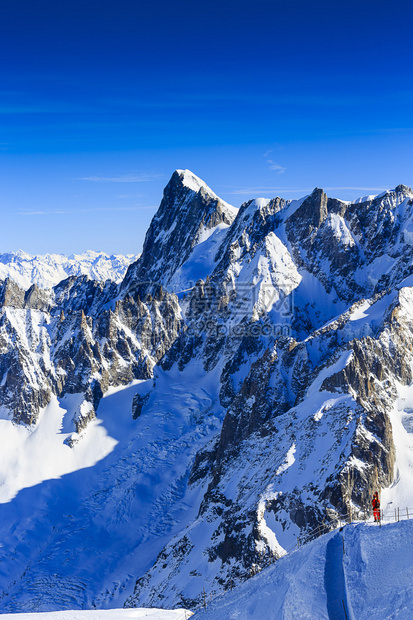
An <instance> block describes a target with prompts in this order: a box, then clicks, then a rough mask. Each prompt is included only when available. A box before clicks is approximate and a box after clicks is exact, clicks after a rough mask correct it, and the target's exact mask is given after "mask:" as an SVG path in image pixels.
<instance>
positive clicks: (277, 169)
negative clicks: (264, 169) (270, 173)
mask: <svg viewBox="0 0 413 620" xmlns="http://www.w3.org/2000/svg"><path fill="white" fill-rule="evenodd" d="M271 153H272V150H270V151H266V152H265V153H264V154H263V157H265V159H266V160H267V164H268V167H269V169H270V170H274V171H275V172H278V174H283V172H285V171H286V170H287V168H285V167H284V166H281V164H278V163H277V162H276V161H274V160H273V159H269V155H271Z"/></svg>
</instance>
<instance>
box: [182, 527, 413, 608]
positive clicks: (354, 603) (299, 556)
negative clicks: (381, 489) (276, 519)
mask: <svg viewBox="0 0 413 620" xmlns="http://www.w3.org/2000/svg"><path fill="white" fill-rule="evenodd" d="M412 557H413V522H412V521H404V522H400V523H395V524H392V525H386V526H385V527H382V528H379V527H378V526H366V525H355V526H347V527H345V528H344V529H343V530H342V531H339V530H337V531H335V532H332V533H331V534H328V535H325V536H322V537H321V538H319V539H318V540H316V541H313V542H312V543H309V544H308V545H306V546H304V547H302V548H300V549H299V550H297V551H295V552H294V553H291V554H290V555H289V556H287V557H285V558H281V559H280V560H279V561H278V562H276V563H275V564H274V565H272V566H270V567H269V568H267V569H265V570H264V571H262V573H260V574H258V575H257V576H255V577H253V578H252V579H250V580H249V581H248V582H247V583H245V584H243V585H241V586H239V587H238V588H237V589H236V590H235V591H234V592H232V593H230V592H228V593H227V594H225V596H221V597H218V598H217V599H215V600H212V601H210V602H208V605H207V608H206V610H204V609H203V610H202V611H199V612H198V613H196V614H195V615H194V616H193V619H194V620H198V619H199V620H201V619H205V620H222V618H234V619H235V618H236V619H237V620H256V619H258V618H266V619H267V620H279V619H280V618H283V619H284V620H297V618H300V620H315V619H317V620H323V619H324V618H325V619H326V620H327V619H331V618H334V620H341V619H343V620H345V619H346V618H347V620H369V619H370V618H380V620H390V618H393V619H394V620H396V618H397V620H410V618H411V617H412V609H413V587H412V577H413V567H412Z"/></svg>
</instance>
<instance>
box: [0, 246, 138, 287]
mask: <svg viewBox="0 0 413 620" xmlns="http://www.w3.org/2000/svg"><path fill="white" fill-rule="evenodd" d="M138 257H139V256H138V255H135V254H128V255H126V256H123V255H121V254H112V255H109V254H105V253H104V252H93V251H88V252H84V253H83V254H72V255H70V256H64V255H63V254H45V255H32V254H27V252H23V251H22V250H19V251H18V252H7V253H5V254H0V280H5V279H6V278H11V279H12V280H14V281H15V282H16V283H17V284H18V285H19V286H20V287H21V288H23V289H28V288H30V286H31V285H32V284H36V285H37V286H39V287H40V288H52V287H53V286H56V284H58V283H59V282H60V281H61V280H65V279H66V278H68V277H69V276H82V275H87V276H88V277H89V278H90V279H92V280H101V281H105V280H113V281H114V282H120V281H121V280H122V279H123V276H124V275H125V272H126V269H127V268H128V266H129V265H130V263H132V262H133V261H135V260H137V259H138Z"/></svg>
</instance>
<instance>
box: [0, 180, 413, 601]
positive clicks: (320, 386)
mask: <svg viewBox="0 0 413 620" xmlns="http://www.w3.org/2000/svg"><path fill="white" fill-rule="evenodd" d="M411 231H412V232H413V194H412V192H411V190H410V188H408V187H407V186H397V188H395V189H394V190H389V191H387V192H384V193H383V194H381V195H379V196H376V197H373V198H370V197H369V198H368V199H367V200H364V201H363V202H357V201H354V202H352V203H350V202H344V201H340V200H337V199H333V198H329V197H328V196H327V195H326V194H325V193H324V192H323V191H322V190H321V189H317V188H316V189H315V190H314V191H313V192H312V193H311V194H310V195H308V196H305V197H304V198H302V199H300V200H295V201H290V200H289V201H286V200H284V199H282V198H274V199H272V200H267V199H255V200H252V201H248V202H246V203H244V204H243V205H242V206H241V207H240V209H239V210H236V209H233V208H228V205H226V203H224V202H223V201H220V199H219V198H218V197H217V196H216V194H215V193H214V192H212V190H210V189H209V188H208V187H207V186H206V185H205V184H204V183H203V182H202V181H201V180H199V179H198V177H195V175H192V173H190V172H189V171H176V172H175V173H174V174H173V175H172V178H171V181H170V182H169V183H168V185H167V187H166V188H165V192H164V197H163V199H162V202H161V206H160V210H159V212H158V214H156V215H155V217H154V219H153V221H152V223H151V225H150V228H149V230H148V234H147V237H146V239H145V245H144V249H143V252H142V255H141V256H140V258H139V259H138V260H137V261H136V262H135V263H133V264H132V265H131V266H130V267H129V269H128V271H127V273H126V275H125V277H124V280H123V281H122V283H120V284H118V285H117V284H115V283H114V282H106V283H98V282H92V281H90V280H88V278H87V277H85V276H83V277H71V278H68V279H67V280H64V281H63V282H60V283H59V284H58V285H57V286H55V287H54V288H53V289H52V291H49V292H46V293H39V291H38V290H36V289H35V288H34V289H32V290H31V292H30V293H29V292H28V291H22V290H21V289H19V287H18V286H17V285H14V284H13V285H11V284H10V283H8V284H3V288H2V291H3V293H2V294H1V295H0V301H1V302H2V307H1V313H0V403H1V411H2V416H3V419H0V422H1V423H4V425H5V428H8V429H9V430H10V428H11V427H10V426H7V425H12V427H13V428H14V426H13V424H14V425H16V423H19V422H20V427H21V428H22V429H23V430H22V432H23V433H26V432H27V433H28V435H30V436H34V439H33V440H31V441H32V443H33V445H35V442H36V441H37V440H36V437H37V436H39V441H40V437H41V436H43V435H42V433H43V432H44V433H46V430H45V431H42V432H40V430H36V433H37V435H36V433H34V434H33V430H35V429H46V428H48V427H46V426H45V424H46V422H45V419H46V418H45V413H44V412H45V411H46V410H47V411H48V412H49V413H48V416H49V417H50V418H51V419H56V420H59V419H60V418H59V416H63V417H62V421H61V424H62V425H63V426H62V428H64V433H63V432H62V433H61V436H60V437H57V439H56V436H53V437H54V439H53V442H57V445H58V447H56V448H55V449H56V450H58V451H59V454H61V455H62V457H61V458H62V459H63V460H64V463H70V462H71V460H72V456H69V455H74V456H75V457H76V458H78V459H79V463H85V462H86V461H85V458H86V457H85V455H84V454H83V452H82V451H83V450H84V448H83V447H82V446H86V445H87V446H88V450H92V452H96V459H97V461H96V463H95V465H93V466H92V470H91V472H94V473H93V475H91V476H90V480H86V479H84V478H83V476H82V474H81V472H82V471H83V470H82V468H83V467H85V465H80V466H79V470H78V471H73V470H71V469H70V467H69V465H68V464H66V465H65V467H66V468H68V473H67V474H66V475H65V479H63V480H62V482H61V483H60V482H59V481H57V482H55V483H54V485H53V486H54V487H55V494H56V496H57V497H60V496H61V494H64V490H65V488H66V487H65V485H66V484H70V480H72V479H73V480H75V479H76V480H78V479H79V480H82V481H83V482H82V484H83V485H84V488H83V489H78V490H77V492H76V493H78V494H79V497H80V496H82V502H78V500H77V499H76V493H75V496H74V498H73V499H68V500H65V502H69V506H70V510H69V509H67V511H66V512H64V513H63V512H60V508H59V507H58V506H56V505H55V504H53V503H52V502H50V501H49V499H48V497H49V492H48V491H47V488H48V484H49V483H48V480H49V478H48V476H50V470H49V468H48V467H46V468H45V472H46V473H45V474H44V475H45V478H44V479H43V480H39V481H38V484H39V485H40V486H39V492H40V497H41V498H42V504H41V507H39V508H38V509H37V508H36V511H37V512H36V511H35V512H36V514H37V518H38V519H39V521H40V520H42V519H43V520H45V521H46V522H50V523H52V522H53V519H54V520H55V521H56V522H59V524H60V525H59V528H61V530H62V531H64V532H65V536H67V537H68V539H70V540H71V541H73V543H72V545H71V552H70V554H69V555H70V559H69V561H68V562H67V563H66V564H64V565H62V567H61V564H62V558H63V555H62V553H63V552H62V551H61V549H60V545H59V544H58V540H57V538H56V536H57V534H56V535H52V537H51V540H50V542H49V543H47V544H46V547H43V546H42V544H41V540H42V536H40V535H39V542H38V546H35V547H34V550H33V551H31V552H30V567H31V568H30V571H31V572H30V575H29V574H28V576H27V577H22V578H21V579H20V578H17V574H20V575H21V574H23V573H24V571H25V569H26V568H27V567H28V565H27V563H25V560H24V558H20V559H19V563H18V564H16V568H15V569H13V574H14V575H15V576H16V580H15V581H16V583H15V584H13V585H9V584H10V583H11V580H10V579H8V578H7V579H6V578H4V579H0V588H2V592H3V594H4V599H3V600H4V609H13V610H19V609H21V608H23V607H24V605H28V604H29V602H30V597H29V595H28V594H27V592H26V590H25V588H26V589H27V588H28V587H29V585H30V588H29V591H30V593H31V594H30V596H32V597H35V599H36V601H37V602H36V605H37V607H36V609H38V610H42V609H44V608H45V607H42V605H46V604H48V605H50V601H51V600H52V598H53V587H56V583H57V582H60V581H59V575H60V576H61V582H62V583H64V580H65V579H70V580H71V583H72V580H74V581H73V591H74V592H76V594H74V595H73V596H74V600H75V601H76V605H78V606H79V607H82V606H87V605H91V604H92V603H93V604H94V605H96V606H111V605H114V604H115V601H117V602H118V601H119V600H122V603H125V604H126V606H131V607H134V606H138V607H141V606H158V607H174V606H179V607H186V608H196V607H198V606H200V605H201V604H202V597H203V589H204V588H205V589H206V590H207V591H208V593H219V592H222V591H224V590H225V589H228V588H230V587H232V585H234V584H235V585H236V584H238V583H241V582H243V581H245V580H246V579H248V578H249V577H250V575H251V567H252V566H260V567H264V566H266V565H267V564H269V563H271V562H272V561H273V560H274V559H277V558H279V557H281V555H283V554H284V553H285V549H286V548H289V546H291V544H292V543H293V542H294V541H295V540H296V539H297V537H298V536H301V535H305V533H308V532H310V531H312V530H313V529H314V527H315V526H317V525H320V524H321V523H322V524H324V525H323V527H325V528H326V529H329V528H333V526H334V524H335V523H336V521H337V519H338V518H339V517H340V516H348V515H349V514H357V512H358V511H362V512H364V511H367V513H368V512H369V511H371V507H370V503H369V502H370V497H371V494H372V492H373V490H377V489H381V494H382V504H383V505H384V506H388V505H391V503H392V502H395V501H396V499H397V501H399V500H401V498H402V500H403V501H406V502H407V503H406V505H412V504H411V503H410V504H409V501H412V502H413V496H412V493H411V490H409V489H411V488H413V485H410V480H411V474H410V473H409V472H410V470H411V466H412V465H413V463H412V458H411V446H413V441H412V433H411V430H409V429H411V428H412V427H411V411H413V388H412V382H413V370H412V364H413V337H412V333H413V313H412V312H411V310H410V308H411V307H412V295H413V293H412V291H413V247H412V243H411V239H412V237H411V236H410V232H411ZM11 370H12V372H11ZM111 402H112V403H113V405H110V403H111ZM47 407H49V409H47ZM118 418H119V422H118V423H117V419H118ZM47 419H49V418H47ZM22 423H24V424H22ZM99 428H103V429H106V433H107V437H108V438H110V439H111V441H112V440H113V441H114V442H115V444H116V445H115V447H113V448H112V451H111V452H109V454H107V453H106V452H105V451H106V450H107V449H108V448H107V444H106V443H103V439H102V437H101V436H100V435H99V431H98V429H99ZM24 429H26V430H24ZM25 436H26V435H24V437H25ZM22 437H23V435H22ZM47 437H49V435H47ZM45 441H46V440H45ZM47 441H52V440H51V439H50V438H49V439H47ZM94 441H95V442H96V449H95V450H94V449H93V448H92V446H93V444H94ZM53 445H54V444H53ZM100 446H101V447H100ZM132 446H133V447H132ZM98 448H99V449H98ZM67 451H69V452H67ZM36 454H37V453H36ZM105 454H106V456H105ZM81 455H82V456H81ZM7 458H9V459H12V457H11V456H9V457H7ZM36 458H40V457H39V456H36ZM87 462H89V461H87ZM11 463H12V460H10V461H7V459H6V461H5V464H4V471H5V472H6V473H5V475H6V478H7V476H11V473H9V472H11V471H12V465H11ZM26 475H28V474H24V475H23V473H22V474H21V482H20V483H17V487H13V488H14V492H15V493H16V494H17V495H15V497H14V498H13V497H10V495H4V497H3V500H2V501H3V502H9V503H8V504H7V506H9V508H8V510H7V512H8V513H9V510H10V511H11V512H12V508H13V505H14V503H16V505H17V503H18V502H19V497H22V496H23V495H25V494H26V492H27V495H28V496H30V495H31V494H30V492H29V490H30V485H28V483H27V479H26V478H25V476H26ZM17 480H18V481H19V480H20V478H19V476H18V477H17ZM19 485H20V486H19ZM6 486H7V485H6ZM43 487H44V491H42V489H43ZM4 488H6V487H4ZM43 493H44V494H43ZM99 498H102V499H101V500H99ZM23 513H24V511H23ZM24 514H25V513H24ZM66 514H71V515H72V516H73V522H74V523H76V526H74V525H72V524H71V520H70V519H68V518H66V516H65V515H66ZM130 522H134V523H135V524H136V531H133V532H131V531H129V529H128V527H127V524H128V523H130ZM96 523H97V524H98V531H100V529H99V528H101V530H102V532H105V536H106V537H107V540H108V541H110V540H119V541H124V548H125V553H126V555H127V558H126V559H125V565H127V568H123V567H122V563H121V562H120V560H119V562H118V561H117V560H116V561H115V560H114V559H113V561H112V560H111V563H110V565H111V569H110V571H109V573H108V574H106V573H105V571H102V570H101V569H96V571H95V573H94V578H93V579H92V577H91V576H90V575H86V574H83V572H82V575H83V577H82V579H83V581H76V579H75V577H73V575H76V574H77V571H79V570H80V567H81V566H82V563H83V562H85V558H86V557H88V555H87V554H88V552H87V548H86V547H85V545H84V544H83V542H82V540H81V539H80V538H79V536H80V535H79V532H80V529H79V528H80V524H82V526H81V527H82V528H85V532H86V533H85V536H86V539H85V540H88V541H89V543H88V544H89V545H90V549H91V550H94V551H91V553H94V552H96V553H98V554H102V553H103V555H104V556H105V553H107V554H108V555H107V557H109V555H110V554H112V555H113V557H115V556H116V557H117V552H116V551H115V550H114V549H112V547H111V546H110V545H111V543H110V542H108V543H107V545H108V546H107V551H106V552H105V551H104V550H103V551H102V549H100V547H99V545H100V544H101V542H102V539H101V537H100V535H98V531H96V528H95V524H96ZM4 535H5V550H6V552H7V553H8V554H9V555H13V553H14V552H15V551H14V550H15V549H16V548H17V546H18V545H19V544H20V543H19V541H22V540H29V538H30V518H29V516H28V515H27V516H23V517H22V520H21V523H20V525H19V533H18V535H17V534H16V538H14V537H13V536H14V535H13V534H6V533H5V534H4ZM75 542H76V543H77V544H78V545H79V549H77V550H76V549H75ZM105 548H106V547H104V549H105ZM46 557H50V558H52V559H51V560H50V562H49V563H48V562H47V561H46V559H45V558H46ZM51 566H53V571H54V572H53V574H54V575H57V576H58V577H56V578H53V579H51V577H50V570H52V569H51V568H50V567H51ZM10 570H11V568H10ZM16 571H17V572H16ZM19 571H20V572H19ZM63 574H64V577H63ZM29 578H30V579H31V581H30V584H29V581H28V580H29ZM49 580H50V586H47V585H45V584H48V583H49ZM56 580H57V581H56ZM135 580H136V584H134V582H135ZM52 584H53V587H52ZM82 584H83V585H82ZM115 584H117V585H115ZM45 588H46V590H45ZM46 591H47V595H46ZM59 592H60V595H61V597H62V605H68V600H69V598H70V593H69V591H68V590H65V587H64V585H63V586H59ZM41 593H42V594H43V597H42V596H41ZM46 600H47V601H49V602H48V603H46ZM42 601H44V602H42Z"/></svg>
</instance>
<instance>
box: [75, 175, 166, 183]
mask: <svg viewBox="0 0 413 620" xmlns="http://www.w3.org/2000/svg"><path fill="white" fill-rule="evenodd" d="M161 176H163V175H162V174H146V173H143V174H120V175H117V176H114V177H106V176H102V175H95V176H90V177H78V178H77V179H76V181H92V182H93V183H144V182H146V181H152V180H153V179H158V178H159V177H161Z"/></svg>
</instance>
